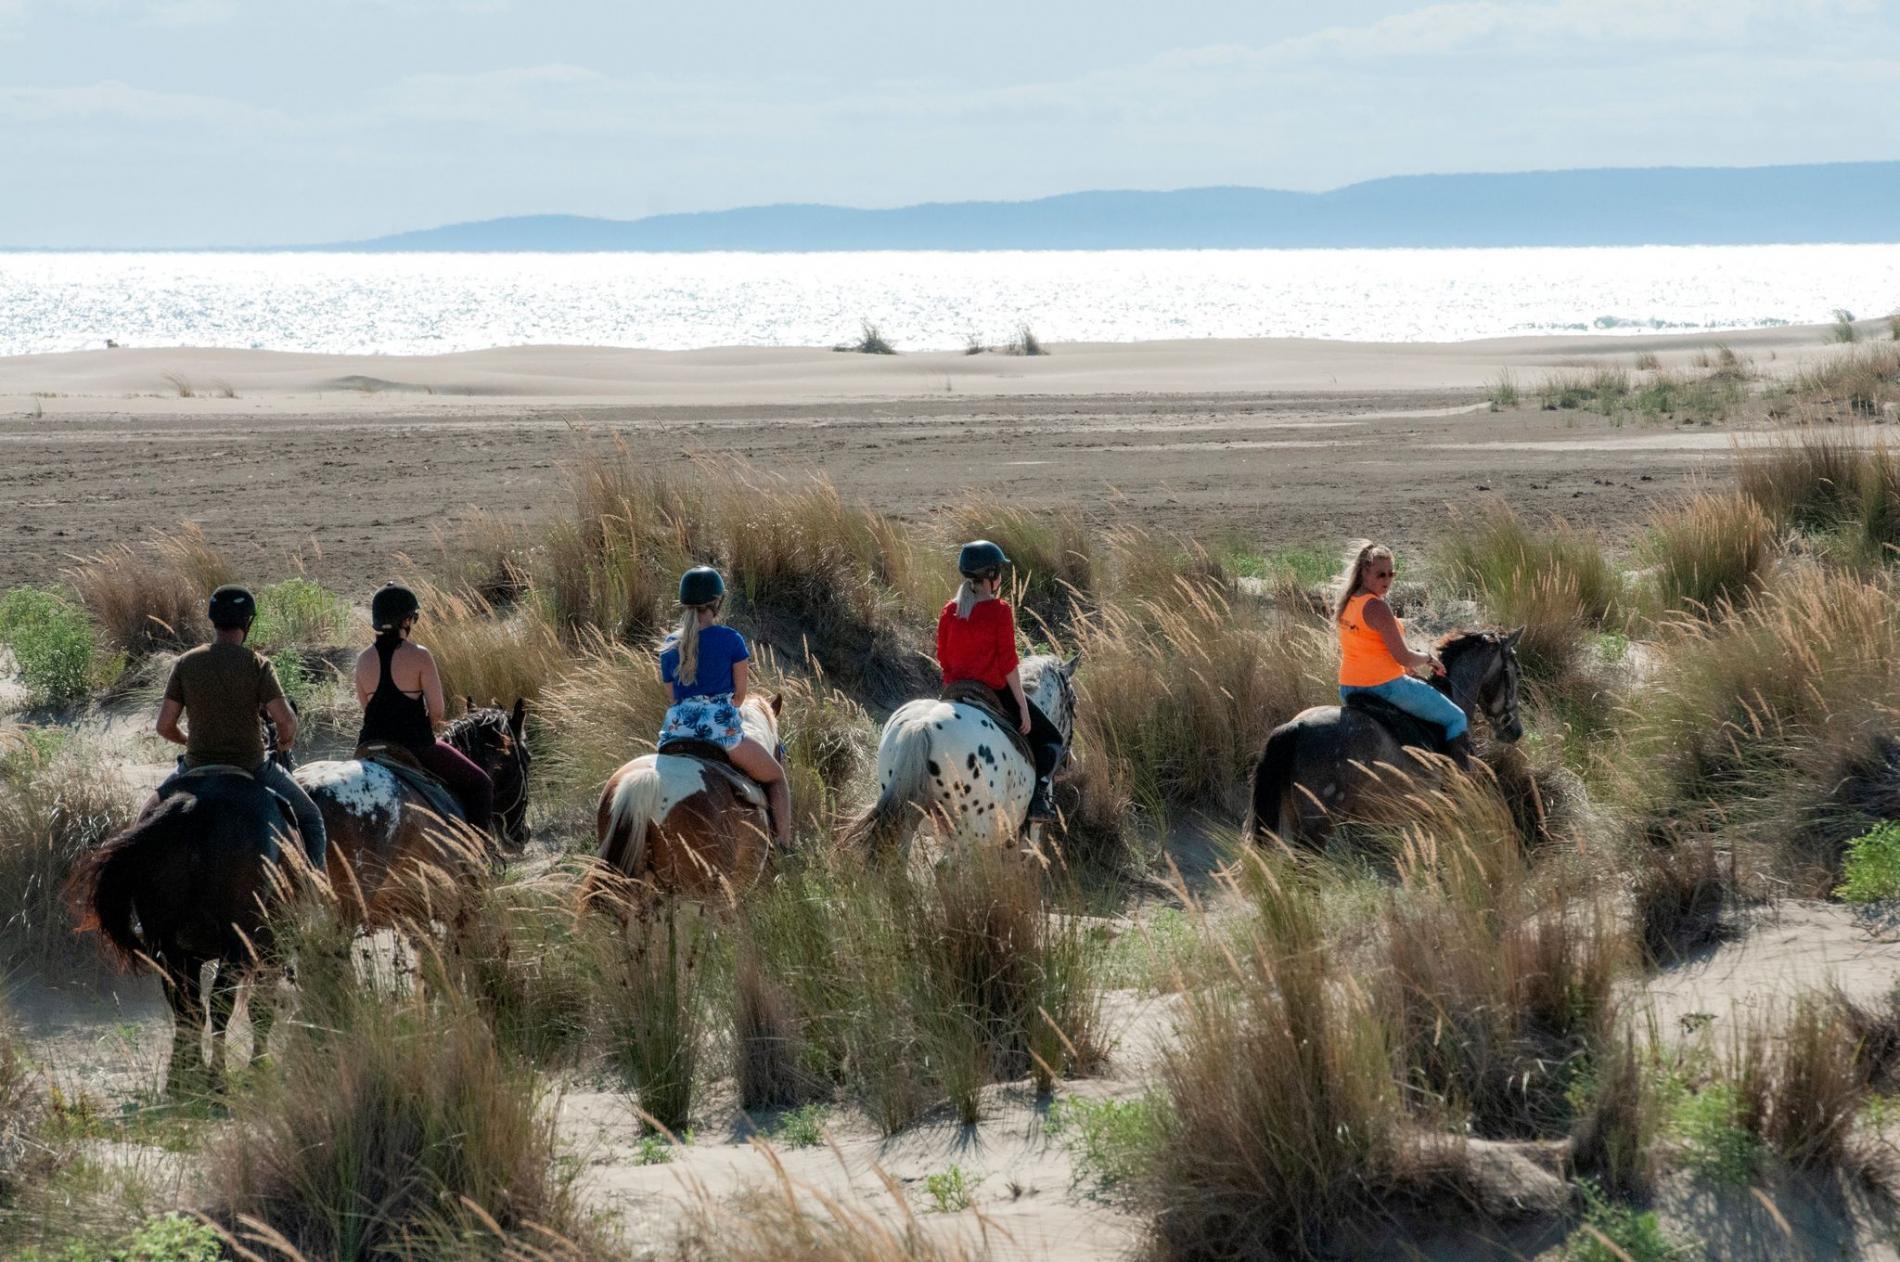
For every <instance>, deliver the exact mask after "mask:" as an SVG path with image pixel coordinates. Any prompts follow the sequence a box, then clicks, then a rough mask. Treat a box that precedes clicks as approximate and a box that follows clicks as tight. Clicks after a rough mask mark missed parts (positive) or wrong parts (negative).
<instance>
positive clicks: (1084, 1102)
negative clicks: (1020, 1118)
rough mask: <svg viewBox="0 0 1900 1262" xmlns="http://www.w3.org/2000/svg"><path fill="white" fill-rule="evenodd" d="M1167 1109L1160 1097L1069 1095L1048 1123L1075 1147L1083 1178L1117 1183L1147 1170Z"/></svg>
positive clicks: (1054, 1107) (1069, 1146) (1071, 1148)
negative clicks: (1159, 1120)
mask: <svg viewBox="0 0 1900 1262" xmlns="http://www.w3.org/2000/svg"><path fill="white" fill-rule="evenodd" d="M1163 1107H1165V1106H1164V1105H1163V1103H1162V1101H1161V1100H1160V1099H1159V1098H1156V1097H1150V1096H1143V1097H1141V1098H1140V1099H1135V1100H1091V1099H1088V1098H1087V1097H1084V1096H1064V1097H1063V1098H1062V1099H1060V1100H1058V1101H1056V1102H1055V1103H1054V1104H1053V1105H1051V1106H1050V1108H1049V1118H1048V1121H1047V1122H1046V1123H1045V1124H1044V1125H1045V1127H1046V1129H1047V1130H1048V1132H1049V1133H1050V1134H1051V1135H1054V1136H1056V1137H1058V1138H1059V1139H1061V1140H1062V1143H1063V1146H1064V1147H1065V1148H1067V1149H1068V1150H1069V1156H1070V1159H1071V1160H1072V1161H1073V1162H1074V1165H1075V1177H1076V1179H1077V1180H1078V1181H1080V1180H1088V1181H1090V1182H1093V1183H1096V1184H1098V1185H1100V1186H1102V1187H1115V1186H1118V1185H1121V1184H1125V1183H1129V1182H1131V1181H1133V1180H1135V1179H1137V1178H1138V1177H1140V1175H1141V1173H1142V1172H1143V1171H1144V1170H1145V1169H1146V1168H1147V1166H1146V1162H1147V1160H1148V1154H1149V1153H1150V1152H1152V1151H1153V1149H1154V1144H1155V1133H1156V1121H1155V1119H1156V1111H1157V1110H1159V1109H1161V1108H1163Z"/></svg>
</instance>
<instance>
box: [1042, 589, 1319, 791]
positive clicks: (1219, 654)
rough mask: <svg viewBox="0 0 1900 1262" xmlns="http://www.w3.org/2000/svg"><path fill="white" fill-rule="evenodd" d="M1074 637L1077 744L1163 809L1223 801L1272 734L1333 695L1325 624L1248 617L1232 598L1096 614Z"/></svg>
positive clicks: (1116, 782) (1191, 596) (1206, 596)
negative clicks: (1077, 668)
mask: <svg viewBox="0 0 1900 1262" xmlns="http://www.w3.org/2000/svg"><path fill="white" fill-rule="evenodd" d="M1074 640H1075V644H1076V647H1077V649H1078V651H1079V652H1080V654H1081V659H1082V668H1081V670H1080V671H1079V672H1078V674H1077V691H1078V693H1079V696H1078V701H1077V707H1076V724H1077V748H1078V750H1079V751H1080V753H1081V754H1082V755H1083V756H1084V757H1087V758H1089V759H1091V760H1100V761H1101V762H1102V764H1103V766H1104V768H1105V772H1106V774H1107V775H1108V777H1109V778H1110V781H1111V784H1112V787H1113V788H1114V789H1115V791H1117V792H1119V793H1120V794H1122V795H1123V796H1125V797H1127V798H1128V799H1130V800H1132V801H1134V802H1135V803H1137V804H1139V805H1141V806H1143V807H1144V808H1147V809H1150V810H1153V811H1156V812H1163V811H1165V809H1166V808H1167V807H1169V806H1193V805H1206V804H1213V803H1218V802H1221V801H1223V800H1224V798H1225V796H1226V795H1227V794H1228V793H1229V792H1230V791H1232V789H1233V788H1234V786H1235V785H1236V784H1238V783H1239V782H1240V781H1241V780H1242V779H1243V778H1244V777H1245V775H1246V773H1247V771H1248V769H1249V768H1250V767H1251V765H1252V763H1253V761H1254V760H1255V759H1256V758H1258V756H1259V753H1260V750H1261V749H1262V748H1263V747H1264V745H1265V743H1266V738H1267V733H1268V732H1270V731H1272V730H1273V728H1274V727H1275V726H1277V725H1278V724H1280V723H1283V722H1285V721H1286V720H1287V719H1289V718H1291V717H1293V715H1294V714H1296V713H1298V712H1299V711H1300V710H1302V709H1305V708H1306V707H1307V706H1309V705H1320V704H1325V703H1326V701H1327V700H1329V699H1333V700H1336V699H1337V694H1336V693H1335V692H1333V689H1332V688H1331V687H1330V686H1329V680H1330V679H1331V677H1332V675H1333V671H1334V666H1333V654H1334V651H1335V650H1334V647H1333V645H1332V643H1331V640H1330V638H1329V637H1328V636H1327V635H1326V634H1325V631H1324V628H1318V627H1315V626H1313V625H1311V624H1310V623H1309V622H1307V621H1301V620H1296V619H1294V618H1290V617H1286V616H1281V617H1278V618H1274V619H1271V620H1268V621H1266V622H1264V623H1263V622H1261V621H1259V620H1257V619H1253V618H1245V617H1241V616H1239V614H1238V613H1237V612H1236V610H1235V608H1234V605H1233V603H1232V601H1231V600H1230V598H1228V597H1226V596H1225V595H1222V594H1221V593H1219V592H1217V591H1213V590H1210V589H1208V588H1206V587H1204V586H1203V587H1197V586H1195V585H1193V584H1191V583H1187V582H1182V583H1180V584H1178V586H1177V588H1176V591H1175V593H1174V594H1173V596H1172V598H1170V599H1167V600H1161V601H1152V602H1140V603H1137V604H1135V605H1133V606H1123V605H1119V604H1118V605H1112V606H1108V607H1105V608H1103V609H1101V610H1100V611H1098V612H1097V613H1096V614H1094V615H1092V616H1090V617H1089V618H1087V619H1084V620H1082V621H1081V622H1079V623H1077V625H1076V627H1075V631H1074Z"/></svg>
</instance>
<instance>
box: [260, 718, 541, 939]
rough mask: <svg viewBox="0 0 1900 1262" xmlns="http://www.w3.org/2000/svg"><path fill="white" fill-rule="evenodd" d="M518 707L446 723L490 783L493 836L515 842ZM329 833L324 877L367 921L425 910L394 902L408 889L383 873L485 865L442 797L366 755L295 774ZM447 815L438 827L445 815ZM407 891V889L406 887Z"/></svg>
mask: <svg viewBox="0 0 1900 1262" xmlns="http://www.w3.org/2000/svg"><path fill="white" fill-rule="evenodd" d="M526 718H527V704H526V703H525V702H523V701H516V702H515V707H514V710H513V711H512V712H509V711H503V710H498V709H492V708H488V709H476V708H475V705H474V700H473V699H472V698H470V699H469V712H468V713H467V714H465V715H464V716H462V717H461V718H459V719H457V720H455V722H453V723H451V724H450V725H449V728H448V731H447V732H446V733H445V734H444V736H445V739H446V740H447V741H448V743H449V744H451V745H453V746H455V748H457V749H459V750H461V751H462V752H463V753H464V754H466V755H468V757H469V759H470V760H471V761H472V762H474V763H475V765H476V766H478V767H480V768H481V769H482V770H484V771H486V772H487V773H488V775H489V778H490V779H491V780H493V781H494V783H495V816H496V819H497V821H498V823H499V825H500V829H499V831H500V832H501V834H502V839H503V840H505V841H507V842H509V843H510V844H519V843H520V842H521V841H523V840H525V839H526V837H527V831H528V829H527V812H528V771H529V767H530V765H531V764H532V761H533V759H532V756H531V755H530V754H529V752H528V743H527V741H526V739H525V738H524V736H523V726H524V723H525V721H526ZM295 774H296V779H297V783H298V784H301V785H302V786H303V787H304V790H305V791H306V792H308V793H309V794H310V796H311V798H312V799H314V800H315V801H316V804H317V808H318V809H319V810H321V811H322V812H323V824H324V827H325V828H326V829H327V830H328V831H329V834H330V857H329V863H328V865H327V866H328V868H329V874H330V881H331V884H332V886H333V887H334V888H335V890H336V894H337V898H338V901H339V903H340V904H341V905H342V906H344V907H346V908H348V909H349V911H350V912H351V914H353V915H354V916H355V917H356V918H357V919H359V920H361V921H362V922H364V923H366V924H370V925H378V924H384V923H387V922H388V921H389V920H390V919H391V918H392V917H397V916H403V915H411V916H413V915H417V914H426V913H427V911H428V909H427V908H422V907H417V906H414V905H412V904H411V903H410V902H409V900H408V899H396V898H395V894H394V891H396V890H397V889H399V888H403V889H407V886H406V884H405V882H402V881H392V879H391V878H392V877H393V876H396V875H397V874H399V873H403V872H405V871H407V872H410V873H411V874H417V873H419V872H420V871H421V870H422V869H427V868H435V869H438V870H440V871H442V872H446V873H447V874H449V875H450V876H451V877H453V878H456V879H457V880H458V882H468V881H472V879H473V878H474V877H475V876H476V875H478V874H479V873H480V872H481V871H483V870H485V869H486V867H487V865H488V862H489V853H488V851H489V847H488V845H487V843H486V840H485V839H484V838H483V837H482V836H480V835H479V834H478V833H476V832H475V831H474V830H472V829H470V828H468V827H467V826H466V824H464V823H463V822H462V821H461V818H460V811H459V809H452V808H451V805H450V803H449V801H448V800H446V795H444V798H445V800H443V801H441V802H439V803H438V802H431V801H430V800H429V799H428V798H427V797H425V796H424V794H423V793H421V792H420V791H418V790H417V789H416V788H415V787H414V786H412V785H411V784H409V783H408V782H407V781H405V780H404V779H402V778H400V777H399V776H397V775H396V773H395V772H392V771H391V770H389V769H388V768H387V767H384V766H383V765H381V764H380V763H377V762H375V761H373V760H370V759H358V758H347V759H340V760H337V761H331V762H310V763H305V764H303V765H302V766H301V767H298V768H297V770H296V773H295ZM445 815H447V816H452V819H450V820H448V821H446V822H445V820H444V816H445ZM408 892H410V893H414V892H415V891H413V890H409V891H408Z"/></svg>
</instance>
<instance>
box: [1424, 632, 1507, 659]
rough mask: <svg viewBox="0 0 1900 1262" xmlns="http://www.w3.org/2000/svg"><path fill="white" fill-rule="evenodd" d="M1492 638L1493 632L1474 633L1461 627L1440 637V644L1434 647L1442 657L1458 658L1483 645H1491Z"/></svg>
mask: <svg viewBox="0 0 1900 1262" xmlns="http://www.w3.org/2000/svg"><path fill="white" fill-rule="evenodd" d="M1492 638H1493V633H1492V632H1489V631H1472V630H1469V629H1467V628H1464V627H1459V628H1457V629H1456V630H1452V631H1447V632H1445V634H1443V635H1441V636H1439V637H1438V643H1437V644H1436V645H1434V646H1433V647H1434V648H1436V649H1437V651H1438V655H1439V656H1440V657H1457V656H1459V655H1460V654H1462V653H1465V652H1467V651H1469V650H1471V649H1475V648H1477V647H1478V646H1479V645H1481V644H1486V643H1489V642H1490V641H1491V639H1492Z"/></svg>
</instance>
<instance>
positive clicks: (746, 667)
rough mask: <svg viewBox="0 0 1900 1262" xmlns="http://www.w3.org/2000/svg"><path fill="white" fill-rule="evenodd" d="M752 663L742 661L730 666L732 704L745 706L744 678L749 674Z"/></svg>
mask: <svg viewBox="0 0 1900 1262" xmlns="http://www.w3.org/2000/svg"><path fill="white" fill-rule="evenodd" d="M751 666H752V663H751V662H748V661H745V660H743V659H741V660H739V661H736V662H734V663H733V664H732V704H733V705H735V706H742V705H744V704H745V689H746V676H747V675H749V674H750V673H751V669H750V668H751Z"/></svg>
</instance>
